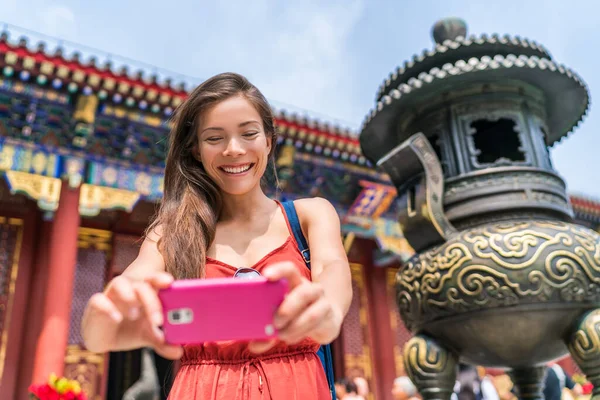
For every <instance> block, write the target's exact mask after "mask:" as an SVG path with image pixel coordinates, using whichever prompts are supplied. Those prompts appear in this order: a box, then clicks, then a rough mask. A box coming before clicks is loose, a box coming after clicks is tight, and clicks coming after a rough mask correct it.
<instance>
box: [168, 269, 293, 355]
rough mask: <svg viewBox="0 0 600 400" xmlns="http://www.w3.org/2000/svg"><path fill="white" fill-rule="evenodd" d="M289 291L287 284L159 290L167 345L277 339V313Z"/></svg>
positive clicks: (244, 282)
mask: <svg viewBox="0 0 600 400" xmlns="http://www.w3.org/2000/svg"><path fill="white" fill-rule="evenodd" d="M287 291H288V284H287V281H285V280H280V281H267V280H266V279H265V278H254V279H235V278H215V279H186V280H179V281H175V282H173V283H172V284H171V286H170V287H169V288H167V289H163V290H160V291H159V293H158V297H159V299H160V301H161V302H162V306H163V314H164V321H165V322H164V324H163V332H164V335H165V340H166V342H167V343H169V344H194V343H203V342H213V341H222V340H261V339H271V338H274V337H277V330H276V329H275V327H274V326H273V316H274V314H275V311H276V310H277V308H278V307H279V305H280V304H281V302H282V301H283V299H284V297H285V294H286V293H287Z"/></svg>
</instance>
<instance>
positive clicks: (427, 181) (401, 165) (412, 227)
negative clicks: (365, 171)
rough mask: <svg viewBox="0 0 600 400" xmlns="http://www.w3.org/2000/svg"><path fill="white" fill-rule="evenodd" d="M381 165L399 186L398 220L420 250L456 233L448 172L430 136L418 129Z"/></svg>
mask: <svg viewBox="0 0 600 400" xmlns="http://www.w3.org/2000/svg"><path fill="white" fill-rule="evenodd" d="M377 166H378V167H381V168H383V170H384V171H385V172H386V173H387V174H388V175H389V177H390V179H391V180H392V182H393V183H394V185H395V186H396V188H397V190H398V197H399V201H400V202H403V203H404V204H405V206H404V207H403V208H401V209H400V212H399V215H398V220H399V222H400V226H401V229H402V232H403V233H404V236H405V237H406V239H407V240H408V242H409V243H410V244H411V246H412V247H413V248H414V249H415V251H417V252H419V251H421V250H423V249H426V248H428V247H431V246H434V245H436V244H440V243H443V242H445V241H446V240H448V239H449V238H450V237H451V236H453V235H454V234H456V229H455V228H454V226H452V224H451V223H450V221H449V220H448V219H447V218H446V214H445V213H444V205H443V200H444V174H443V172H442V167H441V165H440V161H439V159H438V158H437V155H436V154H435V151H434V149H433V147H432V146H431V144H430V143H429V140H427V138H426V137H425V135H424V134H422V133H415V134H414V135H412V136H411V137H410V138H408V139H407V140H406V141H405V142H403V143H402V144H400V145H399V146H397V147H395V148H394V149H393V150H392V151H390V152H389V153H388V154H386V155H385V156H384V157H382V158H381V159H380V160H379V161H378V162H377Z"/></svg>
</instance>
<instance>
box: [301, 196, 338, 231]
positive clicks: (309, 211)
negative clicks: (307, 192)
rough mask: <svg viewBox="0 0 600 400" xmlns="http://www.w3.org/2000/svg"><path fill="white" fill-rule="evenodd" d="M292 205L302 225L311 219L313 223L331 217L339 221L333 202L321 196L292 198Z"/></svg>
mask: <svg viewBox="0 0 600 400" xmlns="http://www.w3.org/2000/svg"><path fill="white" fill-rule="evenodd" d="M294 206H295V207H296V211H297V212H298V218H299V219H300V221H301V222H302V225H303V226H308V225H310V224H311V223H312V222H313V221H314V222H315V223H323V222H325V221H331V220H332V219H335V220H337V221H339V215H338V213H337V210H336V209H335V207H334V206H333V204H331V202H330V201H329V200H327V199H324V198H322V197H308V198H303V199H298V200H294Z"/></svg>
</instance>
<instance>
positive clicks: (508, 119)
mask: <svg viewBox="0 0 600 400" xmlns="http://www.w3.org/2000/svg"><path fill="white" fill-rule="evenodd" d="M466 32H467V28H466V24H465V23H464V22H463V21H462V20H460V19H456V18H449V19H445V20H442V21H439V22H438V23H436V25H435V26H434V28H433V36H434V39H435V41H436V46H435V48H434V49H433V50H432V51H426V52H425V53H423V54H422V55H421V56H415V58H414V59H413V60H411V61H408V62H406V63H405V64H404V65H403V66H402V67H399V68H398V69H397V70H396V71H395V72H393V73H392V74H390V76H389V78H388V79H387V80H386V81H385V82H384V83H383V85H382V86H381V87H380V89H379V92H378V95H377V105H376V107H375V108H374V109H373V110H372V111H371V113H370V114H369V115H368V116H367V118H366V120H365V122H364V124H363V128H362V132H361V136H360V141H361V147H362V150H363V153H364V154H365V156H366V157H367V158H368V159H369V160H370V161H371V163H373V164H376V165H377V166H378V167H380V168H381V169H383V170H384V171H385V172H386V173H387V174H388V175H389V176H390V178H391V180H392V182H393V183H394V184H395V186H396V187H397V190H398V199H397V201H399V202H400V203H399V207H398V208H399V210H400V215H399V223H400V224H401V227H402V229H403V232H404V234H405V236H406V238H407V240H408V241H409V243H410V244H411V245H412V246H413V248H414V249H415V251H416V255H415V256H414V257H413V258H412V259H411V260H410V261H409V262H408V263H406V264H405V265H404V266H403V267H402V268H401V269H400V270H399V271H398V274H397V279H396V289H397V304H398V307H399V311H400V315H401V317H402V319H403V320H404V322H405V323H406V325H407V327H408V328H409V329H410V330H411V331H412V332H413V333H414V334H415V336H414V337H413V338H412V339H411V340H410V341H409V342H408V343H407V345H406V347H405V350H404V357H405V365H406V370H407V372H408V374H409V376H410V377H411V379H412V380H413V382H414V383H415V384H416V385H417V387H418V388H419V391H420V393H421V394H422V396H423V398H424V399H426V400H428V399H449V398H450V395H451V393H452V388H453V386H454V382H455V375H456V365H457V363H458V362H459V360H460V361H462V362H466V363H471V364H477V365H483V366H487V367H499V368H505V369H508V370H510V373H511V375H512V377H513V381H514V383H515V385H516V387H517V389H518V392H519V396H520V397H521V398H531V399H540V398H542V393H541V392H542V380H543V376H544V363H546V362H548V361H550V360H553V359H556V358H558V357H561V356H563V355H565V354H567V352H568V351H569V352H570V353H571V355H572V356H573V358H574V359H575V361H576V362H577V363H578V365H579V366H580V368H581V370H582V371H583V372H584V373H585V374H586V375H587V377H588V379H589V380H590V381H591V382H592V383H593V384H594V385H595V389H594V393H593V397H592V398H593V399H594V400H598V399H600V357H599V356H600V235H598V233H596V232H595V231H592V230H590V229H587V228H585V227H582V226H578V225H575V224H573V223H572V210H571V206H570V204H569V200H568V197H567V194H566V185H565V182H564V181H563V180H562V178H561V177H560V176H558V175H557V174H556V172H555V171H554V169H553V166H552V163H551V160H550V154H549V151H548V147H549V146H551V145H553V144H554V143H556V142H558V141H559V140H561V139H562V138H563V137H565V136H566V135H567V134H568V133H569V132H570V131H571V130H572V129H573V128H574V127H575V126H576V125H578V124H579V122H580V121H581V120H582V119H583V118H584V116H585V114H586V113H587V110H588V107H589V94H588V90H587V87H586V85H585V83H584V82H583V81H582V80H581V79H580V78H579V77H578V76H577V74H576V73H574V72H573V71H571V70H569V69H568V68H566V67H564V66H561V65H558V64H556V63H555V62H554V60H553V59H552V57H551V55H550V54H549V53H548V51H547V50H546V49H544V48H543V47H542V46H540V45H538V44H536V43H534V42H531V41H528V40H526V39H521V38H518V37H514V38H512V37H508V36H504V37H500V36H496V35H494V36H491V37H488V36H485V35H483V36H481V37H475V36H471V37H467V36H466Z"/></svg>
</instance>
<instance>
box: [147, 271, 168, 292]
mask: <svg viewBox="0 0 600 400" xmlns="http://www.w3.org/2000/svg"><path fill="white" fill-rule="evenodd" d="M144 281H145V282H147V283H149V284H150V285H151V286H152V287H153V288H154V289H156V290H159V289H166V288H168V287H169V286H170V285H171V283H173V275H171V274H169V273H167V272H158V273H156V274H154V275H151V276H148V277H146V278H145V279H144Z"/></svg>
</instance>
